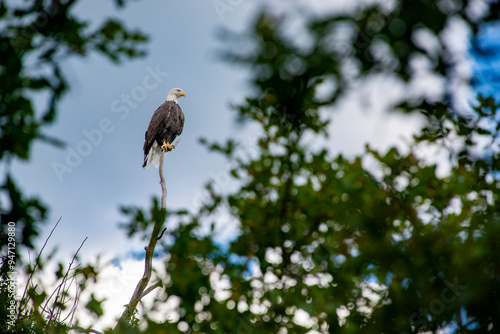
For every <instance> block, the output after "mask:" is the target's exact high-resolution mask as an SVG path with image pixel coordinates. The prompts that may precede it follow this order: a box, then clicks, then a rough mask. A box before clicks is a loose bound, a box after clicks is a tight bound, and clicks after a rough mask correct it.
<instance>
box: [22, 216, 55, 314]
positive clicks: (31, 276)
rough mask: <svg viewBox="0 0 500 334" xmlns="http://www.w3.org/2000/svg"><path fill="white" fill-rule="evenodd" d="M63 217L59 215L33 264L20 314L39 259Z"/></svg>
mask: <svg viewBox="0 0 500 334" xmlns="http://www.w3.org/2000/svg"><path fill="white" fill-rule="evenodd" d="M61 219H62V216H61V217H59V220H58V221H57V223H56V225H55V226H54V227H53V228H52V231H50V234H49V236H48V237H47V239H45V242H44V244H43V246H42V249H40V252H39V253H38V256H37V257H36V260H35V265H34V266H33V271H32V272H31V274H30V277H29V278H28V281H27V282H26V287H25V288H24V292H23V296H22V297H21V302H20V303H19V313H18V314H21V312H22V311H23V310H24V308H23V301H24V296H25V295H26V292H27V291H28V287H29V285H30V282H31V279H32V278H33V275H34V274H35V271H36V268H37V267H38V260H39V259H40V257H41V256H42V252H43V250H44V249H45V246H46V245H47V242H48V241H49V239H50V237H51V236H52V233H54V231H55V229H56V227H57V225H59V222H60V221H61ZM26 305H27V304H26Z"/></svg>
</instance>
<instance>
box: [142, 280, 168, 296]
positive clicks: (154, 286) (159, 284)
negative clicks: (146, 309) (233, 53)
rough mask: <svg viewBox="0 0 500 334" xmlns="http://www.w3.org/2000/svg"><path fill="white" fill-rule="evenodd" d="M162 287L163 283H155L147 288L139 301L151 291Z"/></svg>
mask: <svg viewBox="0 0 500 334" xmlns="http://www.w3.org/2000/svg"><path fill="white" fill-rule="evenodd" d="M161 287H163V283H162V281H158V282H156V283H155V284H153V285H151V286H150V287H149V288H147V289H146V290H145V291H144V292H143V293H142V295H141V299H142V298H143V297H144V296H146V295H147V294H148V293H150V292H151V291H153V290H154V289H156V288H161Z"/></svg>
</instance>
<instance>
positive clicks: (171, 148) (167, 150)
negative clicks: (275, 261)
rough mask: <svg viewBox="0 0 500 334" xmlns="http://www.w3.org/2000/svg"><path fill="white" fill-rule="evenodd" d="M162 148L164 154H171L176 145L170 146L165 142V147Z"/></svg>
mask: <svg viewBox="0 0 500 334" xmlns="http://www.w3.org/2000/svg"><path fill="white" fill-rule="evenodd" d="M160 148H161V149H162V151H163V152H170V151H172V150H173V149H174V148H175V145H170V144H169V143H167V142H165V141H164V142H163V145H161V147H160Z"/></svg>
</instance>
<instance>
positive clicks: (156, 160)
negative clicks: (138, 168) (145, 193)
mask: <svg viewBox="0 0 500 334" xmlns="http://www.w3.org/2000/svg"><path fill="white" fill-rule="evenodd" d="M160 158H161V148H160V146H158V144H157V143H156V140H155V142H154V143H153V146H151V149H150V150H149V155H148V161H147V162H146V168H149V166H150V165H151V163H153V165H155V167H156V168H160Z"/></svg>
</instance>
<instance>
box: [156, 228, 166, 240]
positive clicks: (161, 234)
mask: <svg viewBox="0 0 500 334" xmlns="http://www.w3.org/2000/svg"><path fill="white" fill-rule="evenodd" d="M166 230H167V228H166V227H165V228H164V229H163V231H161V233H160V235H159V236H158V240H160V239H161V237H163V233H165V231H166Z"/></svg>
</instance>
